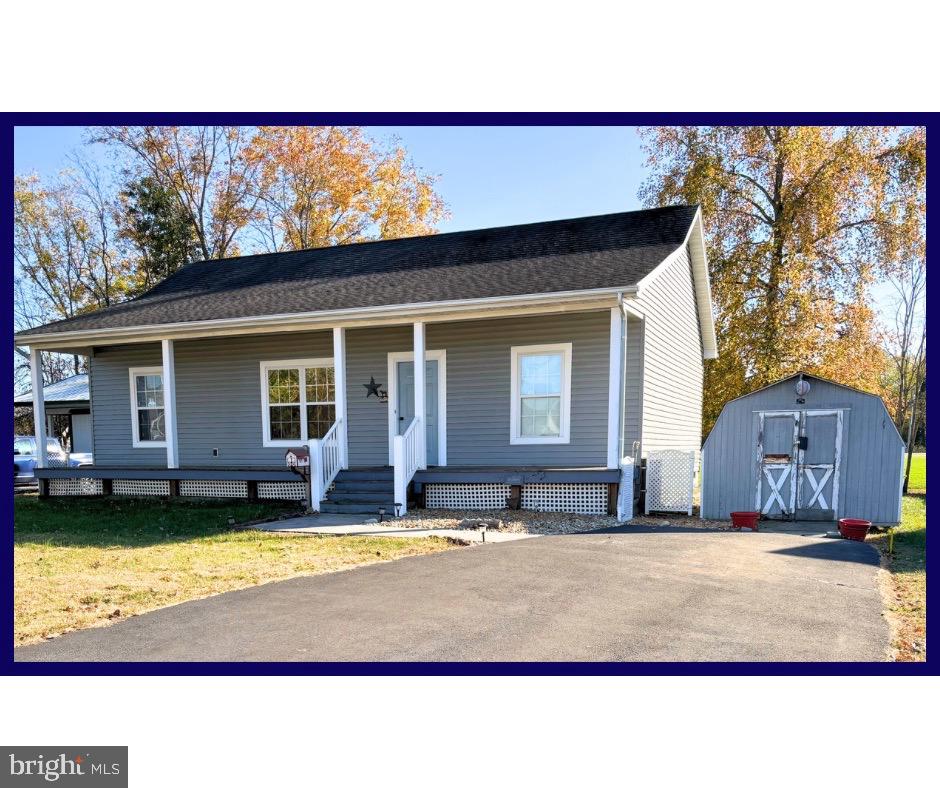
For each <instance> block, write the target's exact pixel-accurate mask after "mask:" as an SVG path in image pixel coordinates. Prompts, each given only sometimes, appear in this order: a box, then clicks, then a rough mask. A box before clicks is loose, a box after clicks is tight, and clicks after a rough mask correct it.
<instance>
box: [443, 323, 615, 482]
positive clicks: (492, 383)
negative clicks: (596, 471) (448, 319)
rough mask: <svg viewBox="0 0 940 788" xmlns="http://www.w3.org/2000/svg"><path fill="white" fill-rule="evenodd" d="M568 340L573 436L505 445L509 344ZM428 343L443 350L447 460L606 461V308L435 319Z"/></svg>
mask: <svg viewBox="0 0 940 788" xmlns="http://www.w3.org/2000/svg"><path fill="white" fill-rule="evenodd" d="M561 342H570V343H571V344H572V349H571V442H570V443H567V444H549V445H529V446H527V445H523V446H511V445H510V444H509V432H510V429H509V423H510V406H511V392H510V368H511V361H510V353H511V348H512V347H513V346H514V345H545V344H556V343H561ZM427 346H428V349H435V348H444V349H446V350H447V462H448V464H449V465H516V464H518V465H536V466H539V465H541V466H555V467H565V466H602V467H603V466H606V465H607V396H608V391H607V375H608V363H609V353H610V312H609V311H603V312H585V313H579V314H565V315H546V316H540V317H525V318H512V319H505V320H485V321H484V320H481V321H466V322H458V323H434V324H431V325H429V326H428V330H427Z"/></svg>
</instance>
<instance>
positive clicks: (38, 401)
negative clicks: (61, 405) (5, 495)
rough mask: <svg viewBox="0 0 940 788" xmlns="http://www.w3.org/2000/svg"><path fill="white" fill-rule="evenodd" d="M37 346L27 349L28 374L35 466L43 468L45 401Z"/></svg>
mask: <svg viewBox="0 0 940 788" xmlns="http://www.w3.org/2000/svg"><path fill="white" fill-rule="evenodd" d="M40 354H41V351H40V350H39V348H34V347H31V348H30V349H29V376H30V378H31V381H32V385H33V428H34V430H35V433H36V467H37V468H45V467H46V466H47V464H48V462H47V459H46V401H45V399H44V398H43V393H42V358H41V355H40Z"/></svg>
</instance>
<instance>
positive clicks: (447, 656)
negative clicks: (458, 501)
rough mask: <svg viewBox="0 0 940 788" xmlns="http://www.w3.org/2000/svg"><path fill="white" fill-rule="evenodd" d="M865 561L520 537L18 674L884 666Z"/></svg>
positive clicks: (269, 595)
mask: <svg viewBox="0 0 940 788" xmlns="http://www.w3.org/2000/svg"><path fill="white" fill-rule="evenodd" d="M877 569H878V557H877V553H876V552H875V550H874V549H873V548H871V547H869V546H867V545H864V544H858V543H854V542H846V541H833V540H824V539H813V538H807V537H803V536H797V535H793V534H768V533H740V534H738V533H728V532H706V531H694V532H679V531H661V530H660V531H656V530H638V529H636V528H629V527H628V528H626V529H624V530H622V531H618V532H613V533H593V534H578V535H568V536H549V537H542V538H538V539H525V540H522V541H517V542H508V543H503V544H488V545H481V546H475V547H467V548H463V549H460V550H453V551H449V552H445V553H437V554H433V555H428V556H421V557H416V558H405V559H402V560H399V561H393V562H389V563H384V564H374V565H371V566H367V567H363V568H360V569H354V570H351V571H347V572H337V573H334V574H327V575H319V576H315V577H301V578H295V579H292V580H285V581H282V582H278V583H270V584H268V585H263V586H257V587H255V588H250V589H246V590H243V591H232V592H229V593H226V594H220V595H219V596H215V597H211V598H209V599H203V600H198V601H194V602H187V603H184V604H181V605H176V606H174V607H169V608H164V609H162V610H158V611H155V612H153V613H147V614H145V615H141V616H137V617H135V618H131V619H128V620H126V621H122V622H121V623H118V624H115V625H113V626H110V627H105V628H98V629H87V630H83V631H80V632H73V633H69V634H66V635H63V636H61V637H59V638H56V639H54V640H49V641H46V642H44V643H40V644H36V645H33V646H26V647H23V648H19V649H16V651H15V659H16V660H18V661H25V660H47V661H48V660H51V661H57V660H107V661H113V660H133V661H136V660H171V661H177V660H180V661H205V660H211V661H233V660H259V661H271V660H302V661H323V660H644V661H645V660H676V661H679V660H682V661H684V660H882V659H884V658H885V653H886V649H887V647H888V628H887V625H886V622H885V620H884V619H883V618H882V615H881V609H882V605H881V598H880V594H879V591H878V586H877Z"/></svg>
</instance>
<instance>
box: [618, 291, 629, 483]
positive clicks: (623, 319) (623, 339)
mask: <svg viewBox="0 0 940 788" xmlns="http://www.w3.org/2000/svg"><path fill="white" fill-rule="evenodd" d="M617 311H618V312H619V313H620V345H621V347H620V419H619V426H618V429H619V430H620V432H619V434H618V445H619V446H620V449H619V452H620V457H619V463H621V464H622V462H623V456H624V455H623V450H624V439H623V431H624V427H625V426H626V418H625V416H624V409H625V408H626V403H627V396H626V395H627V316H626V315H625V314H624V313H623V291H622V290H621V291H620V292H619V293H617Z"/></svg>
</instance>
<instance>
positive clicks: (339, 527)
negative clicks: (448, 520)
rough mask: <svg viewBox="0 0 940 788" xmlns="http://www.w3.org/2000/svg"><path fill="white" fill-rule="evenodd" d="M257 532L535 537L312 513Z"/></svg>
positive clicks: (466, 538) (510, 539) (265, 525)
mask: <svg viewBox="0 0 940 788" xmlns="http://www.w3.org/2000/svg"><path fill="white" fill-rule="evenodd" d="M254 527H255V528H257V529H259V530H261V531H276V532H278V533H291V534H321V535H325V536H396V537H398V536H400V537H404V538H407V539H419V538H424V537H426V536H440V537H442V538H445V539H457V540H459V541H461V542H487V543H489V542H514V541H516V540H517V539H530V538H532V537H534V536H537V534H520V533H508V532H506V531H493V530H487V531H486V534H484V533H483V532H482V531H480V530H476V529H470V528H408V527H403V526H401V525H396V521H395V520H386V521H385V522H384V523H378V522H375V518H374V517H372V516H371V515H366V514H314V515H309V516H307V517H291V518H290V519H288V520H277V521H275V522H271V523H261V524H260V525H256V526H254Z"/></svg>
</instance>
